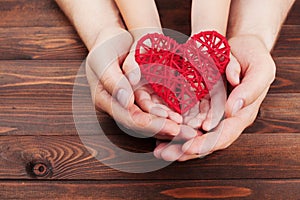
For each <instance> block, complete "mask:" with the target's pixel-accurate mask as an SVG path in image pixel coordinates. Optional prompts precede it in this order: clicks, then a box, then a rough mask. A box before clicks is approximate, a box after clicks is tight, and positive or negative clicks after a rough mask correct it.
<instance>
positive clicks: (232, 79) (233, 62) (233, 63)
mask: <svg viewBox="0 0 300 200" xmlns="http://www.w3.org/2000/svg"><path fill="white" fill-rule="evenodd" d="M240 74H241V66H240V64H239V62H238V61H237V59H236V58H235V57H234V56H233V55H232V54H230V62H229V63H228V66H227V68H226V79H227V80H228V82H229V83H230V85H232V86H233V87H235V86H237V85H238V84H239V83H240Z"/></svg>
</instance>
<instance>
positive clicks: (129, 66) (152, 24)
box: [115, 0, 240, 131]
mask: <svg viewBox="0 0 300 200" xmlns="http://www.w3.org/2000/svg"><path fill="white" fill-rule="evenodd" d="M115 2H116V4H117V5H118V8H119V10H120V12H121V14H122V16H123V18H124V21H125V23H126V26H127V28H128V30H129V32H130V33H131V34H132V35H133V37H134V41H135V42H136V41H137V40H138V39H139V38H140V37H142V36H143V35H145V34H147V33H151V32H158V33H162V28H161V23H160V19H159V14H158V11H157V8H156V5H155V2H154V0H145V1H140V0H115ZM230 2H231V1H230V0H223V1H219V0H212V1H206V0H194V1H193V2H192V12H191V15H192V22H191V25H192V33H191V35H194V34H196V33H199V32H201V31H205V30H215V31H217V32H219V33H221V34H223V35H225V34H226V28H227V22H228V13H229V7H230ZM139 16H143V17H139ZM211 16H213V17H211ZM132 49H135V44H133V47H132ZM229 68H230V70H228V72H231V71H240V69H239V68H240V67H239V65H238V63H237V62H236V60H235V59H234V58H232V62H231V64H230V67H229ZM234 68H238V69H234ZM123 69H126V71H131V72H132V73H131V74H128V75H127V77H128V79H129V80H130V82H131V84H132V85H136V84H137V83H138V82H139V80H140V78H141V74H140V70H139V66H138V65H137V63H136V62H135V60H134V51H132V52H131V53H130V54H129V55H128V56H127V58H126V60H125V62H124V64H123ZM133 72H135V73H133ZM231 74H232V73H228V75H229V76H230V75H231ZM133 77H134V78H133ZM228 79H229V81H231V82H232V83H233V85H236V84H238V83H239V80H237V79H238V78H237V79H236V77H235V79H234V78H232V77H228ZM232 80H233V81H232ZM221 84H222V83H221ZM215 90H217V88H215ZM219 91H222V90H221V89H219ZM219 91H218V92H215V93H214V95H212V94H213V92H211V95H210V96H211V97H210V98H209V97H208V99H203V100H202V101H201V102H198V103H197V104H196V105H195V107H194V108H193V109H191V110H190V111H189V112H187V113H185V114H184V115H182V116H180V115H178V114H177V113H176V112H173V111H172V110H170V109H169V108H168V107H166V106H164V105H163V102H162V101H161V100H158V99H159V98H158V97H157V96H156V95H155V94H154V93H153V92H151V90H149V88H145V87H143V88H141V89H139V90H137V91H136V92H135V96H136V102H137V104H138V105H139V106H140V107H141V108H142V109H143V110H144V111H146V112H149V113H152V114H156V115H158V116H161V117H167V118H169V119H171V120H173V121H175V122H177V123H184V124H187V125H189V126H191V127H192V128H195V129H199V128H200V127H202V129H204V130H205V131H208V130H211V129H212V128H214V127H216V126H217V124H218V123H219V121H220V119H221V118H222V116H223V113H224V112H223V111H224V107H225V105H224V104H225V99H226V94H225V90H224V89H223V91H222V92H219ZM222 99H223V100H222ZM222 101H223V103H220V102H222ZM212 106H214V109H210V108H211V107H212ZM222 110H223V111H222ZM216 111H218V112H216Z"/></svg>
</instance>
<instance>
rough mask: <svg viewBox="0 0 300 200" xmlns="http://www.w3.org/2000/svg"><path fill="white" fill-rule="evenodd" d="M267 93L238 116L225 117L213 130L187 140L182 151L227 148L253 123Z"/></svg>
mask: <svg viewBox="0 0 300 200" xmlns="http://www.w3.org/2000/svg"><path fill="white" fill-rule="evenodd" d="M266 93H267V91H265V92H264V93H263V95H261V96H260V97H259V98H258V99H257V101H255V102H254V103H253V104H251V105H249V106H247V107H245V108H243V109H242V110H240V111H239V112H238V113H237V115H236V116H234V117H230V118H227V119H224V120H223V121H222V122H221V123H220V124H219V125H218V127H217V128H216V130H214V131H213V132H209V133H207V134H204V135H202V136H198V137H195V138H194V139H191V140H189V141H187V142H186V143H185V144H184V145H183V146H182V151H183V152H184V153H185V154H190V155H191V154H199V155H205V154H209V153H211V152H213V151H216V150H221V149H224V148H227V147H228V146H229V145H230V144H232V143H233V142H234V141H235V140H236V139H237V138H238V137H239V135H240V134H241V133H242V131H243V130H244V129H245V128H246V127H248V126H249V125H250V124H251V123H253V121H254V120H255V118H256V115H257V113H258V109H259V106H260V104H261V102H262V101H263V99H264V95H265V94H266Z"/></svg>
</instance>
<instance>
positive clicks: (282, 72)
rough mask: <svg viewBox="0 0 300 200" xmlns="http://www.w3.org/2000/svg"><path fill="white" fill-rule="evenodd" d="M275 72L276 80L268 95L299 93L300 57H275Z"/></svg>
mask: <svg viewBox="0 0 300 200" xmlns="http://www.w3.org/2000/svg"><path fill="white" fill-rule="evenodd" d="M274 60H275V63H276V66H277V70H276V80H275V81H274V82H273V84H272V86H271V90H270V91H269V93H272V94H273V93H293V92H295V93H299V92H300V83H299V80H300V70H299V66H300V56H299V57H296V58H289V57H275V58H274Z"/></svg>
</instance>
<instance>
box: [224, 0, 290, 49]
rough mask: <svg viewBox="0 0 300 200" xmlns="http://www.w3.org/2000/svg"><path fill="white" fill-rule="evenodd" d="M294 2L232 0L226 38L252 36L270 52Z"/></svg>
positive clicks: (281, 0)
mask: <svg viewBox="0 0 300 200" xmlns="http://www.w3.org/2000/svg"><path fill="white" fill-rule="evenodd" d="M294 2H295V0H247V1H246V0H232V7H231V12H230V19H229V30H228V36H229V37H234V36H241V35H253V36H256V37H258V38H259V39H260V40H262V41H263V42H264V44H265V46H266V48H267V49H268V50H269V51H271V49H272V47H273V46H274V43H275V41H276V38H277V36H278V33H279V31H280V28H281V26H282V23H283V22H284V20H285V18H286V16H287V14H288V12H289V10H290V8H291V6H292V5H293V3H294Z"/></svg>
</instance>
